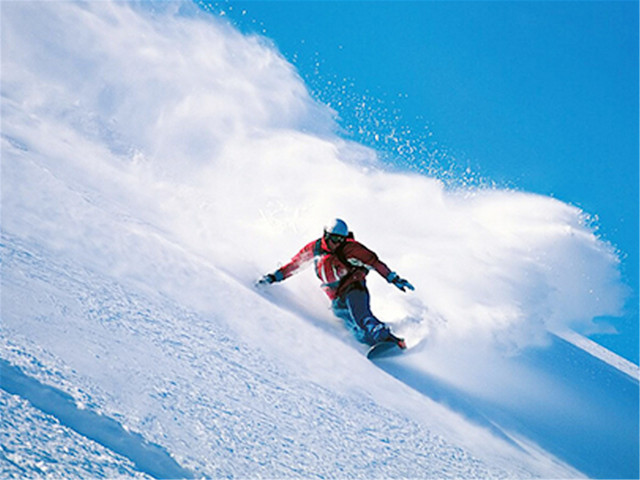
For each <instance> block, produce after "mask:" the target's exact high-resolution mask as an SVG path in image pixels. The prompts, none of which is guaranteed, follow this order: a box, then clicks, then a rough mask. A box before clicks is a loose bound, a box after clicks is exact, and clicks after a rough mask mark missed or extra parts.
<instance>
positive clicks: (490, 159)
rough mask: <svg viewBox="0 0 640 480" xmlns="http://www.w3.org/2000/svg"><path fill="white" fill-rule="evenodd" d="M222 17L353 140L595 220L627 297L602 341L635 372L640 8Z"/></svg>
mask: <svg viewBox="0 0 640 480" xmlns="http://www.w3.org/2000/svg"><path fill="white" fill-rule="evenodd" d="M215 7H216V8H218V9H220V10H224V11H225V13H226V14H227V16H228V17H229V18H230V19H231V20H232V21H233V22H234V23H235V24H236V25H237V26H239V27H240V28H241V29H242V30H244V31H253V32H258V33H260V34H263V35H265V36H267V37H268V38H270V39H271V40H272V41H273V42H274V43H275V44H276V46H277V47H278V48H279V50H280V51H281V52H282V53H283V55H284V56H285V57H286V58H287V59H289V60H290V61H291V62H292V63H294V64H295V65H296V66H297V68H298V69H299V72H300V74H301V75H302V76H303V78H304V79H305V81H307V84H308V85H309V86H310V88H312V89H313V90H314V93H315V94H316V95H317V96H318V97H319V98H320V99H321V100H323V101H325V102H327V103H330V104H331V106H332V107H333V108H335V109H336V110H337V112H338V113H339V115H340V116H341V117H342V118H343V125H344V126H345V128H346V129H347V130H348V131H351V133H354V132H355V131H356V130H357V125H356V124H359V125H360V126H362V125H363V124H364V126H365V129H366V130H372V129H373V126H374V125H376V124H380V125H377V126H376V128H378V129H380V130H381V132H380V133H385V132H384V130H385V129H386V130H389V129H396V131H401V132H404V133H403V134H402V136H403V138H404V139H406V138H409V140H410V141H411V142H412V143H414V144H423V146H424V149H425V150H424V151H426V152H429V153H430V154H431V155H432V156H433V157H434V158H437V159H438V161H439V163H440V164H441V165H444V167H446V166H447V163H455V164H456V166H457V167H459V168H460V167H461V169H462V170H464V168H466V167H467V166H468V167H470V168H471V170H472V171H473V172H474V173H475V174H477V175H479V176H481V177H482V178H484V179H487V180H489V181H492V182H496V183H497V184H498V185H499V186H502V187H504V186H508V187H513V188H516V189H519V190H524V191H529V192H534V193H540V194H544V195H550V196H553V197H555V198H558V199H559V200H562V201H564V202H567V203H570V204H573V205H576V206H578V207H580V208H582V209H583V210H584V211H585V212H587V213H588V214H590V215H592V216H594V218H595V223H596V225H597V226H598V227H599V234H600V236H601V237H602V238H604V239H606V240H608V241H610V242H611V243H612V244H614V245H615V246H616V247H617V248H618V249H619V250H620V252H621V257H622V272H623V275H624V277H625V281H626V283H628V284H629V286H630V287H631V289H632V294H631V298H630V300H629V304H628V308H627V310H628V311H627V314H626V315H625V317H624V318H623V319H617V320H612V321H611V322H612V323H613V324H614V325H615V327H616V328H617V329H618V330H619V331H620V332H621V334H620V335H599V336H597V337H594V338H596V339H597V340H598V341H599V342H601V343H602V344H604V345H605V346H607V347H609V348H611V349H612V350H614V351H616V352H617V353H619V354H621V355H622V356H624V357H626V358H628V359H631V360H633V361H634V362H635V363H637V362H638V262H639V259H638V231H639V227H638V217H639V215H638V200H639V199H638V3H637V2H632V1H624V2H615V1H603V2H595V1H594V2H591V1H589V2H579V1H577V2H500V1H492V2H457V1H455V2H444V1H411V2H403V1H397V2H391V1H368V2H360V1H323V2H320V1H318V2H316V1H283V2H278V1H270V2H257V1H250V2H239V1H238V2H236V1H229V2H225V3H222V4H221V3H217V4H215ZM362 99H367V103H368V105H367V107H366V109H365V110H366V111H365V112H363V111H362V108H361V107H360V106H359V105H360V103H361V101H362ZM354 125H355V126H354ZM354 135H355V136H356V138H357V137H358V135H357V133H354ZM362 140H363V141H365V142H366V140H367V138H366V136H365V137H364V138H362ZM409 160H410V161H415V156H414V157H412V158H411V159H409ZM400 161H402V159H400Z"/></svg>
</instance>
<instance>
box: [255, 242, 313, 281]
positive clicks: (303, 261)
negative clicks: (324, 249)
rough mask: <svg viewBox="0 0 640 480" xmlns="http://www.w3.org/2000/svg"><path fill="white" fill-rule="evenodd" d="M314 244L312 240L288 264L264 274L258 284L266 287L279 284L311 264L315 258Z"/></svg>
mask: <svg viewBox="0 0 640 480" xmlns="http://www.w3.org/2000/svg"><path fill="white" fill-rule="evenodd" d="M315 243H316V241H315V240H314V241H313V242H310V243H308V244H307V245H305V246H304V247H303V248H302V250H300V251H299V252H298V253H297V254H296V255H294V257H293V258H292V259H291V261H290V262H289V263H287V264H286V265H284V266H282V267H280V268H279V269H277V270H276V271H275V272H273V273H268V274H266V275H265V276H264V277H262V278H261V279H260V280H259V281H258V284H260V285H268V284H271V283H275V282H281V281H282V280H284V279H285V278H289V277H290V276H291V275H293V274H294V273H296V272H297V271H298V270H300V269H302V268H304V267H306V266H307V265H309V263H311V261H312V260H313V258H314V256H315V252H314V250H315Z"/></svg>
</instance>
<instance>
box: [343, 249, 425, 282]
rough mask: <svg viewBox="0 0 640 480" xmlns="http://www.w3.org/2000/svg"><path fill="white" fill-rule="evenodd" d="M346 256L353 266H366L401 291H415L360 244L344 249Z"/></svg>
mask: <svg viewBox="0 0 640 480" xmlns="http://www.w3.org/2000/svg"><path fill="white" fill-rule="evenodd" d="M344 255H345V258H346V260H347V261H348V262H349V263H350V264H352V265H359V266H364V267H366V268H371V269H374V270H375V271H376V272H378V273H379V274H380V275H381V276H382V277H383V278H385V279H386V280H387V282H389V283H392V284H393V285H395V286H396V287H398V288H399V289H400V290H402V291H403V292H405V291H406V290H405V289H406V288H408V289H409V290H415V288H414V287H413V285H411V284H410V283H409V282H408V281H407V280H405V279H404V278H400V277H399V276H398V274H397V273H396V272H392V271H391V269H390V268H389V267H387V265H386V264H385V263H384V262H383V261H381V260H380V259H379V258H378V256H377V255H376V254H375V253H374V252H373V251H371V250H369V249H368V248H367V247H365V246H364V245H362V244H361V243H358V242H350V243H349V244H347V245H346V246H345V247H344Z"/></svg>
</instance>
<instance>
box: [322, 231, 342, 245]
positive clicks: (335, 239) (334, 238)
mask: <svg viewBox="0 0 640 480" xmlns="http://www.w3.org/2000/svg"><path fill="white" fill-rule="evenodd" d="M325 238H326V239H327V240H331V241H332V242H333V243H342V242H344V241H345V240H346V238H347V237H345V236H344V235H338V234H336V233H327V234H325Z"/></svg>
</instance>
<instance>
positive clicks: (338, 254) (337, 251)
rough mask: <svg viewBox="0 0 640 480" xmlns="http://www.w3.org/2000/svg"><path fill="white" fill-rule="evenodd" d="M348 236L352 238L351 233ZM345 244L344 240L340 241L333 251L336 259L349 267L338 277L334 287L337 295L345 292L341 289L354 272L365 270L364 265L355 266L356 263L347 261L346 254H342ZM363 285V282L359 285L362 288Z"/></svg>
mask: <svg viewBox="0 0 640 480" xmlns="http://www.w3.org/2000/svg"><path fill="white" fill-rule="evenodd" d="M349 233H351V232H349ZM349 238H353V234H351V236H350V237H349ZM346 245H347V242H346V241H345V242H342V243H341V244H340V245H338V247H337V248H336V249H335V250H334V251H333V253H334V254H335V256H336V257H338V260H340V262H341V263H342V264H344V266H345V267H347V268H348V269H349V271H348V272H347V274H346V275H345V276H344V277H342V278H341V279H340V283H339V284H338V288H336V292H337V293H338V296H341V295H342V294H343V293H346V292H343V291H342V290H343V289H344V286H345V285H346V284H347V282H348V281H349V280H350V279H351V277H352V276H353V275H355V274H356V272H358V271H362V270H364V271H366V270H367V269H366V268H364V267H360V266H356V265H353V264H352V263H351V262H349V260H348V259H347V257H346V255H345V254H344V247H345V246H346ZM363 287H364V284H362V285H360V288H363Z"/></svg>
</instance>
